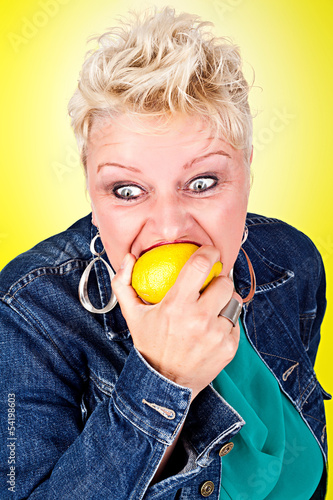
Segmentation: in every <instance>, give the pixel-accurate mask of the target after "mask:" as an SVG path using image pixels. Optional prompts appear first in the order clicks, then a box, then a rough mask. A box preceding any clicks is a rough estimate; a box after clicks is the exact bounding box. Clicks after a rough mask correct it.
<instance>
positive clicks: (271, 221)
mask: <svg viewBox="0 0 333 500" xmlns="http://www.w3.org/2000/svg"><path fill="white" fill-rule="evenodd" d="M246 221H249V223H250V225H251V226H261V225H263V224H285V225H286V223H285V222H283V221H281V220H279V219H275V218H274V217H253V218H252V217H246ZM253 221H258V222H253Z"/></svg>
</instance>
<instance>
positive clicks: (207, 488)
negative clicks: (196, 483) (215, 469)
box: [200, 481, 214, 497]
mask: <svg viewBox="0 0 333 500" xmlns="http://www.w3.org/2000/svg"><path fill="white" fill-rule="evenodd" d="M213 491H214V483H212V481H206V482H204V484H203V485H202V486H201V489H200V493H201V495H202V496H203V497H209V496H210V495H211V494H212V493H213Z"/></svg>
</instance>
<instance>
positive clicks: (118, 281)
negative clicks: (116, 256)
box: [112, 253, 142, 319]
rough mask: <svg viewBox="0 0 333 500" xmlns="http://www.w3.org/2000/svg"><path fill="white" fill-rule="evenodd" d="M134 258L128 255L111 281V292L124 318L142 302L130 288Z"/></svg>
mask: <svg viewBox="0 0 333 500" xmlns="http://www.w3.org/2000/svg"><path fill="white" fill-rule="evenodd" d="M135 261H136V259H135V257H134V255H133V254H131V253H128V254H126V255H125V258H124V260H123V262H122V264H121V266H120V269H119V271H117V274H116V275H115V277H114V278H113V280H112V290H113V292H114V294H115V296H116V297H117V300H118V302H119V305H120V308H121V310H122V313H123V314H124V316H125V319H126V314H127V312H129V311H130V309H131V308H133V307H134V306H135V305H136V304H141V305H142V301H141V300H140V299H139V298H138V296H137V294H136V292H135V290H134V289H133V288H132V286H131V283H132V271H133V266H134V264H135Z"/></svg>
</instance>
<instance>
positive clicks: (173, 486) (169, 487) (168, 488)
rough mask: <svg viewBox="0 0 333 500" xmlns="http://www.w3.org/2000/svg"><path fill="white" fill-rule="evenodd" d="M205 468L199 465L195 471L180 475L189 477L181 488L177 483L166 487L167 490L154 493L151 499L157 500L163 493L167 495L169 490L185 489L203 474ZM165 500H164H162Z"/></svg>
mask: <svg viewBox="0 0 333 500" xmlns="http://www.w3.org/2000/svg"><path fill="white" fill-rule="evenodd" d="M202 470H203V468H202V467H201V466H200V465H199V466H197V467H196V468H195V469H192V470H191V471H189V472H186V473H184V474H179V475H180V476H182V475H184V476H185V474H188V477H186V478H185V481H183V483H181V484H180V485H179V486H177V485H176V483H175V481H174V483H173V484H170V485H168V486H166V487H165V488H163V489H160V490H158V491H157V492H156V493H154V494H153V495H152V496H151V497H150V498H156V496H157V497H160V495H161V494H162V493H163V494H164V493H166V492H167V491H169V490H173V489H174V488H175V487H176V488H177V489H178V490H179V488H183V487H184V486H185V487H186V486H188V484H187V483H188V482H189V481H190V480H191V479H193V477H195V476H198V475H199V474H201V472H202ZM162 500H163V499H162Z"/></svg>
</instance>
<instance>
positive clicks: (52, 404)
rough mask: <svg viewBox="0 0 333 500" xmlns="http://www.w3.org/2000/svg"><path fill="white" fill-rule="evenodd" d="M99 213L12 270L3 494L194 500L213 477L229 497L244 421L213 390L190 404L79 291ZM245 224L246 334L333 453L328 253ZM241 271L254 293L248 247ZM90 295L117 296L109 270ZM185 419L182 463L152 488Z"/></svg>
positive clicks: (0, 285)
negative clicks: (321, 367) (323, 341)
mask: <svg viewBox="0 0 333 500" xmlns="http://www.w3.org/2000/svg"><path fill="white" fill-rule="evenodd" d="M90 221H91V217H90V216H87V217H85V218H83V219H81V220H79V221H78V222H77V223H76V224H74V225H73V226H72V227H70V228H69V229H68V230H67V231H65V232H63V233H61V234H59V235H56V236H54V237H52V238H50V239H48V240H46V241H43V242H41V243H39V244H38V245H37V246H36V247H34V248H33V249H31V250H30V251H28V252H26V253H24V254H22V255H20V256H18V257H17V258H16V259H15V260H14V261H12V262H11V263H10V264H9V265H8V266H6V267H5V269H4V270H3V271H2V272H1V274H0V298H1V301H0V333H1V337H0V342H1V349H0V364H1V368H0V369H1V387H2V390H1V408H2V411H1V415H0V419H1V427H0V440H1V451H0V470H1V486H0V488H1V490H0V497H1V499H6V498H11V499H12V498H14V499H18V498H29V499H43V500H45V499H71V500H72V499H108V500H112V499H117V500H139V499H142V498H144V499H145V500H148V499H149V500H150V499H154V500H157V499H158V500H162V499H163V500H167V499H178V500H185V499H186V500H196V499H200V498H203V496H202V493H201V488H202V486H203V485H204V484H206V486H207V483H206V482H207V481H211V483H213V485H214V490H213V491H212V493H211V494H210V499H211V500H213V499H214V500H218V498H219V486H220V478H221V474H222V463H223V458H221V457H220V455H219V452H220V450H221V448H222V447H223V445H224V444H225V443H227V442H229V441H230V440H232V437H233V436H234V435H235V434H236V433H237V432H239V430H240V429H241V427H242V426H243V425H244V421H243V419H242V417H241V416H240V415H239V414H238V413H237V412H236V411H235V410H234V409H233V408H232V407H231V406H230V405H229V404H228V402H227V401H225V400H224V399H223V398H222V397H221V396H220V395H219V394H218V393H217V392H216V391H215V390H214V389H213V388H212V387H211V386H208V387H206V388H205V389H204V390H203V391H202V392H201V393H200V394H199V395H198V396H197V397H196V399H195V400H194V402H193V403H192V404H191V405H190V397H191V391H190V389H188V388H185V387H181V386H179V385H177V384H175V383H173V382H171V381H170V380H168V379H166V378H164V377H163V376H161V375H160V374H159V373H157V372H156V371H155V370H154V369H153V368H152V367H150V366H149V364H148V363H147V362H146V361H145V360H144V359H143V357H142V356H141V355H140V353H139V352H138V351H137V350H136V349H135V348H134V347H133V343H132V340H131V336H130V332H129V331H128V328H127V325H126V322H125V320H124V318H123V316H122V314H121V311H120V308H119V305H117V306H116V308H115V309H114V310H113V311H112V312H111V313H108V314H103V315H96V314H91V313H89V312H87V311H86V310H85V309H83V307H82V306H81V304H80V302H79V300H78V292H77V290H78V284H79V280H80V277H81V275H82V272H83V270H84V269H85V268H86V266H87V265H88V263H89V261H91V258H92V255H91V253H90V250H89V243H90V241H91V238H92V237H93V236H94V235H95V234H96V228H95V227H94V226H92V225H91V222H90ZM247 225H248V228H249V237H248V240H247V241H246V243H245V244H244V249H245V250H246V252H247V253H248V255H249V257H250V259H251V261H252V264H253V267H254V270H255V274H256V278H257V289H256V294H255V296H254V299H253V300H252V301H251V302H250V303H248V304H246V305H245V306H244V307H243V323H244V326H245V331H246V334H247V336H248V338H249V341H250V342H251V344H252V345H253V347H254V348H255V349H256V351H257V352H258V355H259V356H260V357H261V359H262V360H263V362H264V363H265V364H266V365H267V366H268V368H269V369H270V370H271V371H272V372H273V374H274V375H275V377H276V379H277V380H278V382H279V384H280V387H281V390H282V391H283V392H284V393H285V394H286V395H287V396H288V397H289V398H290V400H291V401H292V403H293V404H294V406H295V408H296V409H297V411H298V412H300V413H301V415H302V417H303V419H304V420H305V422H306V423H307V425H308V426H309V428H310V429H311V431H312V433H313V435H314V436H315V438H316V440H317V442H318V445H319V446H320V448H321V450H322V452H323V456H324V458H326V453H327V440H326V431H325V430H326V426H325V413H324V404H323V399H327V398H328V397H329V395H327V393H325V391H324V390H323V389H322V388H321V386H320V384H319V382H318V380H317V378H316V375H315V373H314V370H313V365H314V361H315V356H316V352H317V348H318V343H319V337H320V324H321V322H322V319H323V315H324V311H325V304H326V301H325V275H324V269H323V264H322V261H321V258H320V255H319V253H318V252H317V250H316V249H315V247H314V245H313V244H312V242H311V241H310V240H309V239H308V238H307V237H306V236H305V235H304V234H302V233H300V232H299V231H297V230H296V229H294V228H292V227H291V226H289V225H287V224H285V223H283V222H281V221H279V220H276V219H270V218H265V217H262V216H258V215H254V214H249V215H248V218H247ZM98 241H99V240H98ZM99 242H100V241H99ZM234 279H235V286H236V289H237V290H238V291H239V293H240V294H241V295H242V296H246V295H247V293H248V291H249V287H250V275H249V271H248V267H247V263H246V260H245V257H244V255H243V252H240V253H239V256H238V258H237V261H236V263H235V267H234ZM89 296H90V299H91V301H92V303H93V304H94V305H95V306H96V307H104V306H105V305H106V303H107V302H108V299H109V296H110V283H109V279H108V275H107V272H106V269H105V267H104V266H103V265H100V264H97V265H95V273H91V278H90V280H89ZM267 401H268V403H269V394H267ZM9 403H10V404H9ZM7 407H8V408H11V409H10V410H9V413H7V412H6V408H7ZM13 408H14V411H13ZM163 408H166V409H168V410H171V411H163ZM8 420H9V422H8ZM184 421H185V424H184V427H183V430H182V434H181V439H180V442H181V445H180V446H181V449H182V455H183V463H182V465H181V469H180V470H177V471H175V473H173V474H171V475H170V476H169V477H167V478H165V479H163V480H161V481H159V482H157V483H156V484H154V485H152V486H149V484H150V482H151V480H152V478H153V476H154V474H155V471H156V469H157V467H158V465H159V463H160V460H161V458H162V455H163V453H164V451H165V448H166V447H167V446H168V445H170V444H171V443H172V442H173V439H174V436H175V435H176V433H177V431H178V429H179V427H180V426H181V425H182V424H183V422H184ZM211 483H209V485H210V486H211V490H212V484H211ZM12 484H14V487H13V486H11V485H12ZM9 488H12V489H11V490H10V489H9ZM206 490H207V488H206Z"/></svg>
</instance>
